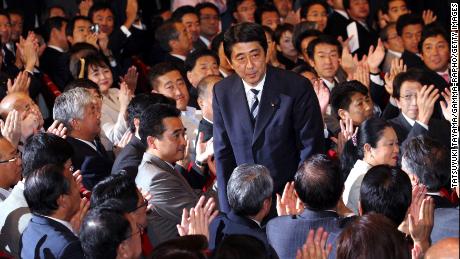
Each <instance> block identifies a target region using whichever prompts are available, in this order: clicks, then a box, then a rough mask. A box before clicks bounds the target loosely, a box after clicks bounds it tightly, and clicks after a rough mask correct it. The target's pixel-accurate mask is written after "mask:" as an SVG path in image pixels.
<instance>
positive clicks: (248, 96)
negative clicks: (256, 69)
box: [242, 73, 267, 110]
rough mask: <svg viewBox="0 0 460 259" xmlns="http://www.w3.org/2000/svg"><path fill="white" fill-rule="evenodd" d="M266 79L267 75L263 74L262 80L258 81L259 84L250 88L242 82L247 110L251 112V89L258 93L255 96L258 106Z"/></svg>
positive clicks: (252, 94) (252, 96) (252, 95)
mask: <svg viewBox="0 0 460 259" xmlns="http://www.w3.org/2000/svg"><path fill="white" fill-rule="evenodd" d="M266 77H267V73H265V75H264V77H263V78H262V80H260V82H259V83H258V84H257V85H256V86H250V85H249V84H248V83H246V82H245V81H244V80H242V81H243V85H244V92H245V93H246V101H247V102H248V107H249V110H251V105H252V103H253V101H252V99H253V98H254V93H252V91H251V89H256V90H258V91H259V93H258V94H257V99H258V100H259V104H260V101H261V98H262V91H263V88H264V84H265V78H266Z"/></svg>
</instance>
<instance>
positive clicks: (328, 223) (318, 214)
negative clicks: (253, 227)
mask: <svg viewBox="0 0 460 259" xmlns="http://www.w3.org/2000/svg"><path fill="white" fill-rule="evenodd" d="M352 220H353V217H348V218H343V217H340V216H339V215H338V214H337V213H336V212H333V211H312V210H308V209H305V210H304V212H302V214H300V215H297V216H282V217H277V218H274V219H272V220H270V221H269V222H268V224H267V237H268V242H269V243H270V245H272V247H273V248H274V249H275V251H276V253H277V254H278V256H279V257H280V258H295V256H296V252H297V249H299V248H300V247H301V246H302V245H303V244H304V243H305V240H307V236H308V232H309V230H310V229H317V228H319V227H323V228H324V230H325V231H327V233H329V237H328V240H327V243H328V244H333V246H334V249H333V252H332V253H331V254H330V255H329V258H335V255H334V254H335V241H336V239H337V237H338V236H339V235H340V233H341V232H342V230H343V229H344V228H345V227H346V225H347V224H348V223H349V222H351V221H352Z"/></svg>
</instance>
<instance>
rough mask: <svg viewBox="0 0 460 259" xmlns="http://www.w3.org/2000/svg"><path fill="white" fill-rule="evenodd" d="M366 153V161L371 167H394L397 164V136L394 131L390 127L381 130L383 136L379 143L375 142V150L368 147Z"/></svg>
mask: <svg viewBox="0 0 460 259" xmlns="http://www.w3.org/2000/svg"><path fill="white" fill-rule="evenodd" d="M366 145H368V144H366ZM365 150H366V149H365ZM365 152H366V151H365ZM367 152H368V154H367V156H366V155H365V157H367V160H369V161H367V162H368V163H369V164H371V165H373V166H376V165H389V166H396V165H397V163H398V155H399V144H398V136H397V135H396V132H395V131H394V129H393V128H391V127H386V128H385V129H384V130H383V134H382V136H381V137H380V139H379V141H377V146H376V147H375V148H373V147H370V149H369V151H367Z"/></svg>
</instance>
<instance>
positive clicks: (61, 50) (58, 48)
mask: <svg viewBox="0 0 460 259" xmlns="http://www.w3.org/2000/svg"><path fill="white" fill-rule="evenodd" d="M48 48H50V49H55V50H57V51H59V52H61V53H63V52H64V50H63V49H62V48H60V47H58V46H54V45H48Z"/></svg>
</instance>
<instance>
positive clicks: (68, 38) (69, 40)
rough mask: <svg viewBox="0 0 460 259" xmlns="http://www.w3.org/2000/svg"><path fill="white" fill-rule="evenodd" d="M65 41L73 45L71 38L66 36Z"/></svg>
mask: <svg viewBox="0 0 460 259" xmlns="http://www.w3.org/2000/svg"><path fill="white" fill-rule="evenodd" d="M66 38H67V41H68V42H70V45H73V37H72V36H66Z"/></svg>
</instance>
